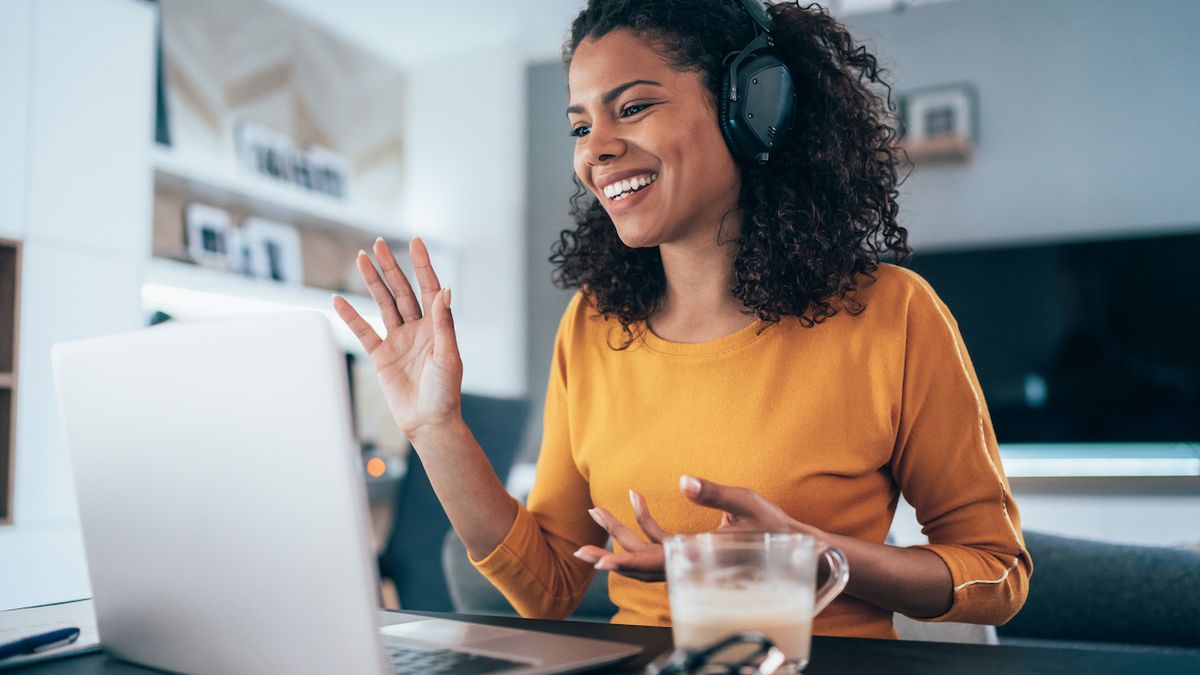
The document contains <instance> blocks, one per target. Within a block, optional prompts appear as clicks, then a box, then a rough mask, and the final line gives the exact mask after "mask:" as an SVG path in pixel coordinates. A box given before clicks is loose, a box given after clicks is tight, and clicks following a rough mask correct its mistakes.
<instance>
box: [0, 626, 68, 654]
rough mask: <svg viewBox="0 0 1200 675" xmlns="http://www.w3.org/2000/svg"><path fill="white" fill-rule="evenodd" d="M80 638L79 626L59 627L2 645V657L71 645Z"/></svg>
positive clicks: (0, 650)
mask: <svg viewBox="0 0 1200 675" xmlns="http://www.w3.org/2000/svg"><path fill="white" fill-rule="evenodd" d="M78 639H79V629H78V628H59V629H58V630H52V631H50V632H49V633H42V634H41V635H31V636H29V637H27V638H22V639H20V640H17V641H16V642H9V643H8V644H3V645H0V659H7V658H11V657H13V656H24V655H27V654H37V653H38V652H44V651H46V650H47V649H54V648H55V647H61V646H63V645H69V644H71V643H72V642H74V641H76V640H78Z"/></svg>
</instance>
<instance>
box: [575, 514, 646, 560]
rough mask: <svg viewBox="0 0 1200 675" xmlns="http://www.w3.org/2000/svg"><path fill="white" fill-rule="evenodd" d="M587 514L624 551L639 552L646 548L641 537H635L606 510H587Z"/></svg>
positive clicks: (634, 534)
mask: <svg viewBox="0 0 1200 675" xmlns="http://www.w3.org/2000/svg"><path fill="white" fill-rule="evenodd" d="M588 513H590V514H591V515H592V519H593V520H595V521H596V522H597V523H598V524H599V525H600V527H603V528H604V530H605V531H606V532H608V535H609V536H610V537H612V538H613V539H614V540H616V542H617V543H618V544H620V545H621V546H622V547H624V548H625V550H627V551H640V550H642V549H644V548H646V546H647V544H646V542H644V541H642V538H641V537H639V536H637V534H636V533H634V531H633V530H631V529H629V528H628V527H625V526H624V525H622V524H621V521H619V520H617V517H616V516H614V515H613V514H611V513H609V512H608V511H607V510H606V509H603V508H595V509H588Z"/></svg>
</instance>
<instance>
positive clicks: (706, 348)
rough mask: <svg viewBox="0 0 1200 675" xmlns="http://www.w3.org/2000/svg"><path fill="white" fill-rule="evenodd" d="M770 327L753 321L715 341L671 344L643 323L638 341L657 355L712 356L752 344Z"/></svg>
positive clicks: (759, 321)
mask: <svg viewBox="0 0 1200 675" xmlns="http://www.w3.org/2000/svg"><path fill="white" fill-rule="evenodd" d="M771 326H772V324H769V323H767V322H766V321H763V320H762V319H755V320H754V321H752V322H751V323H750V325H749V326H746V327H745V328H742V329H740V330H738V331H737V332H734V333H730V334H729V335H726V336H725V337H722V338H717V339H716V340H710V341H708V342H672V341H670V340H666V339H663V338H661V337H659V336H657V335H655V334H654V331H652V330H650V325H649V324H648V323H646V322H645V321H643V322H641V325H640V328H641V333H642V335H641V338H640V340H641V342H642V344H644V345H646V348H647V349H649V350H650V351H652V352H657V353H659V354H670V355H674V356H712V355H714V354H720V353H722V352H727V351H729V350H731V349H737V348H738V347H742V346H744V345H747V344H750V343H751V342H754V341H755V340H757V339H758V338H759V337H761V336H762V335H765V334H766V332H767V330H769V329H770V328H771Z"/></svg>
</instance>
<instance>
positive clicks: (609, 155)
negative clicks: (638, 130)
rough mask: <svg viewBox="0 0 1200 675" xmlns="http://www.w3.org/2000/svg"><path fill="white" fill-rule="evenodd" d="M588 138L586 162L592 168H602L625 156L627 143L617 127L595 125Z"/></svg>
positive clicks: (585, 148) (585, 154)
mask: <svg viewBox="0 0 1200 675" xmlns="http://www.w3.org/2000/svg"><path fill="white" fill-rule="evenodd" d="M586 138H587V141H586V142H585V143H584V146H585V147H584V149H583V152H584V161H586V162H587V163H588V165H590V166H600V165H601V164H603V163H605V162H608V161H611V160H613V159H616V158H617V157H620V156H621V155H623V154H625V141H624V139H622V138H621V135H620V133H619V132H618V129H617V128H616V127H615V126H612V125H609V124H604V123H597V124H593V125H592V128H591V130H590V132H589V133H588V135H587V137H586Z"/></svg>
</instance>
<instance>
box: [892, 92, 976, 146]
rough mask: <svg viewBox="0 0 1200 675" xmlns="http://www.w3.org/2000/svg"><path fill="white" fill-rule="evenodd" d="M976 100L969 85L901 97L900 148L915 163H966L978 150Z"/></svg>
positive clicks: (907, 94) (913, 93) (909, 93)
mask: <svg viewBox="0 0 1200 675" xmlns="http://www.w3.org/2000/svg"><path fill="white" fill-rule="evenodd" d="M977 106H978V103H977V97H976V94H975V89H974V88H973V87H971V86H970V85H966V84H955V85H946V86H939V87H929V88H926V89H918V90H914V91H911V92H908V93H906V94H904V95H902V96H901V97H900V100H899V108H900V120H901V127H900V128H901V137H900V146H901V147H902V148H904V149H905V150H906V151H907V152H908V156H909V157H910V158H911V159H913V160H966V159H969V158H970V157H971V154H972V152H974V149H975V141H976V139H977V138H978V133H977V126H976V125H977V123H978V122H977V119H976V117H977Z"/></svg>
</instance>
